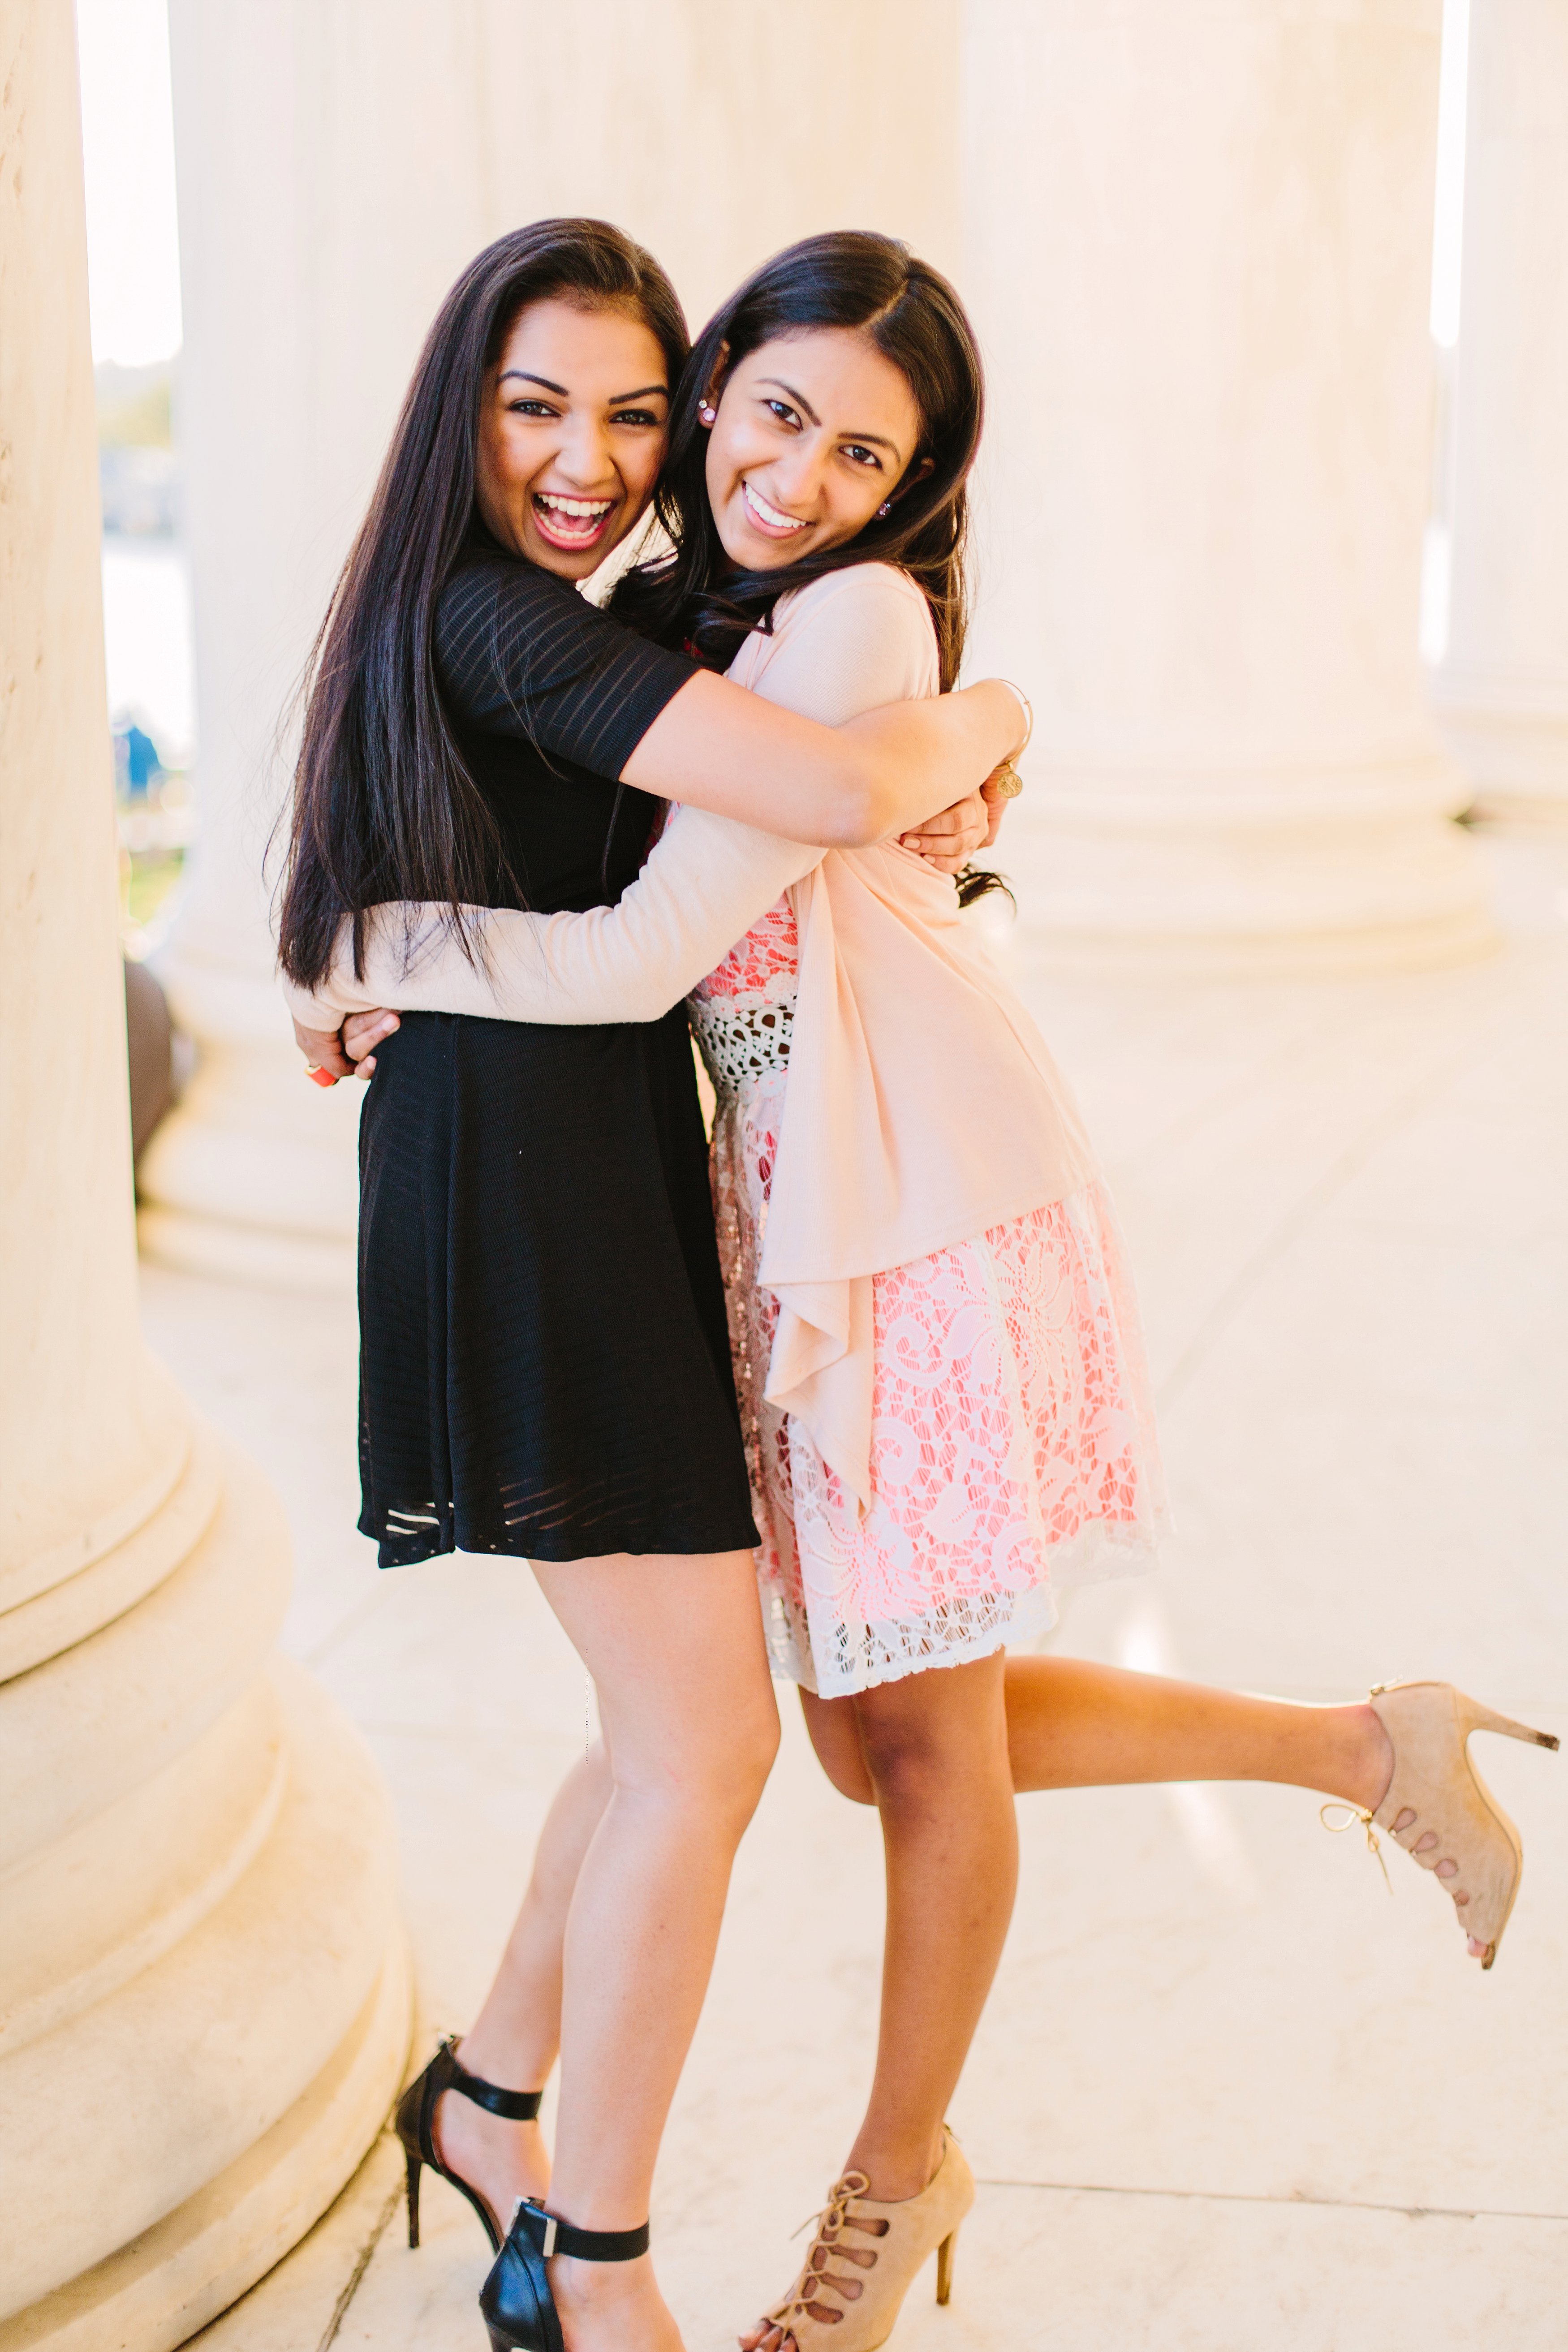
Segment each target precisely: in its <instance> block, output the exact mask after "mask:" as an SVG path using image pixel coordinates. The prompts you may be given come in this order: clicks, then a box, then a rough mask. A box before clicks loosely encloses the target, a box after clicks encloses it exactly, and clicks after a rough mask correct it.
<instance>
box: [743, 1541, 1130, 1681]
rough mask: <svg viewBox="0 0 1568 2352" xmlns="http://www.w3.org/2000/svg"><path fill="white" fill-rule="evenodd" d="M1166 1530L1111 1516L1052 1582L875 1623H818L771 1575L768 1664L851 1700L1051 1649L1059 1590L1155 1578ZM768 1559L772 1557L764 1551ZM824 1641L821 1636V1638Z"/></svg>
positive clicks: (1062, 1560) (1077, 1544)
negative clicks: (986, 1661)
mask: <svg viewBox="0 0 1568 2352" xmlns="http://www.w3.org/2000/svg"><path fill="white" fill-rule="evenodd" d="M1160 1532H1161V1530H1160V1529H1158V1528H1142V1527H1140V1528H1127V1527H1120V1526H1115V1525H1112V1524H1110V1523H1109V1522H1107V1521H1105V1520H1100V1521H1097V1522H1096V1523H1095V1524H1094V1525H1092V1526H1089V1527H1086V1528H1082V1529H1081V1530H1080V1532H1079V1534H1078V1535H1077V1536H1076V1537H1075V1538H1073V1539H1072V1540H1071V1541H1070V1542H1068V1543H1064V1544H1059V1545H1058V1546H1057V1547H1056V1549H1055V1550H1054V1551H1053V1553H1052V1555H1051V1559H1050V1561H1049V1569H1048V1576H1047V1580H1046V1581H1044V1582H1042V1583H1038V1584H1034V1585H1031V1586H1030V1587H1029V1588H1028V1589H1027V1590H1026V1591H1022V1592H1011V1593H988V1594H985V1595H984V1596H983V1597H982V1598H980V1599H978V1600H970V1601H957V1602H952V1601H950V1602H948V1603H947V1604H946V1605H945V1606H944V1607H943V1608H942V1609H940V1610H938V1611H936V1612H933V1613H932V1614H931V1615H929V1616H910V1617H898V1618H892V1619H884V1620H882V1621H881V1622H879V1623H877V1624H872V1625H857V1626H849V1625H846V1624H842V1623H838V1624H820V1623H819V1624H818V1625H817V1626H816V1627H815V1628H814V1627H813V1624H812V1622H811V1618H810V1614H809V1612H808V1611H807V1609H806V1608H805V1606H804V1605H803V1604H801V1603H799V1602H797V1601H792V1599H791V1597H790V1594H789V1592H788V1591H787V1590H786V1589H784V1587H783V1586H782V1585H780V1584H778V1583H775V1582H773V1581H772V1580H768V1579H767V1578H766V1577H765V1575H764V1577H763V1632H764V1633H765V1634H766V1637H767V1645H768V1663H769V1666H770V1668H771V1670H772V1673H773V1678H774V1680H775V1681H776V1682H789V1683H798V1684H799V1685H800V1686H801V1688H802V1689H803V1690H808V1691H811V1692H813V1693H814V1694H815V1696H816V1697H818V1698H851V1697H853V1696H855V1694H856V1693H857V1692H858V1691H864V1690H875V1689H876V1688H877V1686H878V1685H879V1684H881V1683H894V1682H899V1681H901V1680H902V1678H903V1677H904V1675H910V1674H920V1673H923V1672H925V1671H927V1670H928V1669H931V1668H934V1667H937V1666H962V1665H967V1664H970V1663H971V1661H973V1659H976V1658H989V1657H991V1656H992V1655H993V1654H994V1653H995V1652H996V1651H997V1650H1012V1651H1014V1652H1016V1653H1018V1652H1021V1653H1025V1654H1026V1653H1028V1652H1030V1651H1034V1650H1037V1649H1039V1648H1041V1647H1042V1646H1043V1645H1044V1643H1046V1642H1047V1640H1048V1639H1049V1637H1050V1635H1051V1634H1052V1633H1054V1632H1055V1631H1056V1628H1057V1624H1058V1613H1059V1612H1058V1608H1057V1595H1058V1591H1069V1590H1071V1589H1072V1588H1073V1587H1075V1586H1077V1585H1082V1584H1107V1583H1110V1581H1111V1580H1112V1579H1113V1578H1116V1577H1122V1576H1146V1575H1147V1574H1148V1572H1149V1570H1151V1569H1152V1568H1153V1567H1155V1566H1156V1565H1157V1564H1158V1560H1159V1556H1160V1543H1159V1536H1160ZM758 1558H759V1562H760V1561H761V1559H762V1558H763V1555H762V1554H761V1553H759V1555H758ZM814 1632H815V1633H816V1640H815V1641H814V1639H813V1635H814Z"/></svg>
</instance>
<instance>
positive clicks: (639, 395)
mask: <svg viewBox="0 0 1568 2352" xmlns="http://www.w3.org/2000/svg"><path fill="white" fill-rule="evenodd" d="M509 376H515V377H516V379H517V381H518V383H536V384H538V386H539V387H540V390H541V391H542V392H552V393H554V394H555V395H556V397H557V399H559V400H570V399H571V397H572V395H571V394H570V393H569V392H568V391H567V389H566V386H565V385H564V384H563V383H551V381H550V378H549V377H548V376H547V375H533V374H531V373H530V371H529V370H528V369H527V368H502V370H501V372H500V375H499V376H498V378H497V379H496V381H497V382H498V383H506V381H507V379H508V377H509ZM655 392H657V393H658V394H661V395H662V397H663V398H664V399H666V400H668V398H669V386H668V384H667V383H639V384H638V386H637V390H636V392H617V393H614V394H612V395H611V397H610V398H609V400H608V401H607V402H606V403H605V406H606V407H608V408H624V407H625V406H626V403H627V401H628V400H646V399H647V397H648V394H650V393H655Z"/></svg>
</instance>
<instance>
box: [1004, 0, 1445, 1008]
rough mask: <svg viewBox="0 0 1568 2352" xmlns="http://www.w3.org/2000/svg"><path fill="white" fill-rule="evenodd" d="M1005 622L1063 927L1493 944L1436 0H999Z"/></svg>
mask: <svg viewBox="0 0 1568 2352" xmlns="http://www.w3.org/2000/svg"><path fill="white" fill-rule="evenodd" d="M964 26H965V32H964V60H963V65H964V73H963V82H964V99H963V107H964V131H963V153H964V163H963V174H964V211H965V241H964V262H963V279H962V282H963V288H964V290H965V293H966V294H967V295H968V297H969V298H970V300H971V302H972V304H973V309H974V311H975V314H976V318H977V321H978V323H979V325H980V328H981V331H982V333H983V336H984V341H985V346H986V351H987V355H988V359H989V362H990V369H991V388H992V408H991V423H990V427H989V434H988V449H987V454H986V458H985V461H984V476H983V481H982V486H981V497H980V521H981V547H982V555H983V592H984V601H983V604H982V609H981V614H980V625H979V627H978V630H977V633H976V638H975V646H974V656H975V661H976V663H977V664H978V666H979V667H1001V668H1003V669H1005V671H1006V672H1008V673H1009V674H1011V675H1013V676H1016V677H1018V678H1019V679H1020V681H1022V682H1023V683H1025V684H1026V686H1028V687H1029V688H1030V690H1031V691H1032V692H1033V693H1034V694H1035V696H1036V698H1037V710H1038V726H1037V733H1036V738H1035V744H1034V748H1033V751H1032V752H1031V755H1030V761H1029V762H1028V763H1027V768H1028V773H1029V776H1030V780H1031V785H1032V789H1031V791H1030V793H1028V794H1026V797H1025V799H1024V800H1023V801H1022V802H1021V803H1019V807H1018V811H1017V813H1016V820H1015V819H1010V820H1009V824H1010V827H1012V830H1011V833H1010V836H1009V838H1010V839H1011V841H1012V842H1013V843H1014V844H1015V847H1014V849H1013V857H1014V860H1015V863H1016V865H1017V866H1018V870H1019V873H1020V876H1021V877H1024V876H1026V879H1027V891H1028V895H1027V901H1026V911H1027V913H1028V914H1029V916H1030V917H1031V919H1032V921H1033V926H1034V932H1035V937H1036V938H1037V940H1039V941H1040V942H1041V943H1042V944H1043V947H1044V950H1045V951H1046V952H1047V953H1048V954H1050V955H1053V956H1056V957H1058V958H1061V959H1063V960H1066V961H1090V962H1097V963H1098V962H1104V963H1108V964H1110V965H1113V966H1119V965H1127V964H1134V963H1140V962H1152V963H1154V964H1158V965H1162V966H1167V967H1178V968H1179V967H1182V966H1190V967H1195V968H1203V967H1215V968H1220V969H1224V968H1227V967H1236V966H1240V967H1242V968H1264V969H1267V968H1269V967H1275V966H1279V967H1304V968H1314V967H1316V968H1330V969H1331V968H1336V967H1343V968H1354V967H1356V966H1363V965H1369V964H1380V963H1403V962H1415V961H1433V960H1441V959H1445V958H1448V957H1454V956H1464V955H1468V954H1471V953H1473V952H1475V951H1477V950H1479V949H1480V948H1481V947H1483V946H1484V945H1485V944H1486V942H1487V940H1488V938H1489V922H1488V915H1487V902H1486V896H1485V891H1484V888H1483V885H1482V880H1481V876H1480V874H1479V870H1478V861H1477V859H1476V857H1475V856H1474V855H1473V845H1471V844H1470V842H1469V841H1468V840H1467V839H1466V837H1465V836H1464V835H1463V834H1462V833H1461V832H1460V831H1459V830H1458V829H1457V828H1456V827H1455V826H1454V825H1453V824H1451V823H1450V822H1449V819H1450V817H1451V816H1452V814H1454V813H1455V812H1456V811H1457V810H1458V809H1459V808H1461V807H1462V806H1463V804H1464V803H1465V801H1466V800H1467V799H1468V790H1467V788H1466V786H1465V785H1464V783H1463V781H1462V780H1461V779H1460V777H1459V776H1458V773H1457V772H1456V771H1455V770H1454V769H1453V768H1452V766H1451V765H1450V764H1449V762H1448V761H1447V759H1446V758H1445V756H1444V754H1443V751H1442V750H1441V747H1440V745H1439V743H1438V741H1437V740H1436V734H1435V731H1434V729H1433V726H1432V722H1431V720H1430V719H1429V717H1428V715H1427V713H1426V706H1425V702H1424V698H1423V688H1422V679H1421V674H1420V667H1419V662H1418V655H1417V623H1418V601H1419V582H1420V563H1421V541H1422V529H1423V523H1424V520H1425V517H1426V505H1427V486H1428V465H1429V451H1430V438H1431V409H1432V372H1431V353H1430V347H1429V341H1428V333H1427V304H1428V288H1429V274H1430V250H1431V222H1432V212H1433V194H1434V149H1435V140H1436V92H1437V63H1438V39H1439V5H1438V0H1401V5H1398V6H1394V7H1382V6H1373V5H1367V4H1366V0H1360V4H1359V5H1345V0H1289V4H1288V0H1249V4H1248V5H1241V0H1226V5H1215V0H1202V5H1200V0H1121V5H1118V6H1116V7H1114V8H1107V7H1105V6H1103V5H1099V0H968V5H967V7H966V10H965V16H964Z"/></svg>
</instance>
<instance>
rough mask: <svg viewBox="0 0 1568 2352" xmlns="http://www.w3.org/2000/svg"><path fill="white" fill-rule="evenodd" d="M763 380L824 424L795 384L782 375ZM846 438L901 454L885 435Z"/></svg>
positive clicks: (813, 419) (895, 455)
mask: <svg viewBox="0 0 1568 2352" xmlns="http://www.w3.org/2000/svg"><path fill="white" fill-rule="evenodd" d="M762 380H763V383H771V384H772V385H773V388H774V390H775V391H778V392H786V393H788V394H789V396H790V398H791V399H792V400H793V401H794V403H795V406H796V407H797V408H802V409H804V410H805V414H806V415H807V416H809V417H810V419H811V421H812V423H813V424H814V425H820V424H821V423H822V419H821V417H820V416H818V415H817V413H816V409H815V408H813V406H812V404H811V403H810V401H809V400H807V399H806V398H805V394H803V393H798V392H796V390H795V386H794V384H793V383H785V382H784V378H783V376H782V375H765V376H763V379H762ZM845 438H846V439H847V440H850V441H874V442H875V443H876V445H877V446H878V448H879V449H890V450H891V451H892V453H893V455H894V457H897V456H898V454H899V445H898V443H897V442H896V441H889V438H888V436H887V435H886V434H885V433H850V434H847V435H846V436H845Z"/></svg>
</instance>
